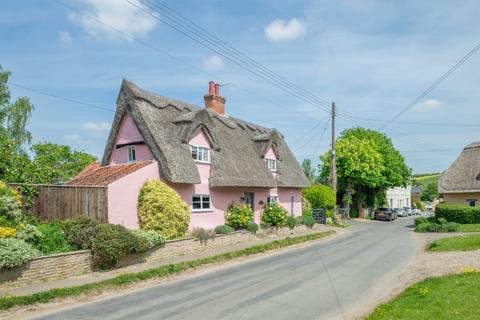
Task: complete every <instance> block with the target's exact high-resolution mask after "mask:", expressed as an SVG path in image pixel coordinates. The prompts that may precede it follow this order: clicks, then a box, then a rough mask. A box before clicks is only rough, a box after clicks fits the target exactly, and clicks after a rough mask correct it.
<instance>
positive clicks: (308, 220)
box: [298, 216, 315, 229]
mask: <svg viewBox="0 0 480 320" xmlns="http://www.w3.org/2000/svg"><path fill="white" fill-rule="evenodd" d="M298 223H299V224H304V225H305V226H307V227H308V228H310V229H311V228H313V226H314V225H315V219H314V218H313V217H312V216H301V217H298Z"/></svg>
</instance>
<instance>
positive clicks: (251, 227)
mask: <svg viewBox="0 0 480 320" xmlns="http://www.w3.org/2000/svg"><path fill="white" fill-rule="evenodd" d="M258 229H260V227H259V226H258V224H256V223H255V222H250V223H249V224H248V225H247V230H248V231H250V232H251V233H253V234H256V233H257V231H258Z"/></svg>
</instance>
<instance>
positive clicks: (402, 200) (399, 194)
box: [387, 185, 412, 209]
mask: <svg viewBox="0 0 480 320" xmlns="http://www.w3.org/2000/svg"><path fill="white" fill-rule="evenodd" d="M411 195H412V186H411V185H408V186H406V187H395V188H390V189H387V202H388V207H389V208H392V209H395V208H403V207H412V199H411Z"/></svg>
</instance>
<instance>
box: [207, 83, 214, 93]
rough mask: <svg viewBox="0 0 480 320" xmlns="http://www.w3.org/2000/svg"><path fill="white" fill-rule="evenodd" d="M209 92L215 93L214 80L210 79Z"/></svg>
mask: <svg viewBox="0 0 480 320" xmlns="http://www.w3.org/2000/svg"><path fill="white" fill-rule="evenodd" d="M208 94H214V82H213V81H210V82H209V83H208Z"/></svg>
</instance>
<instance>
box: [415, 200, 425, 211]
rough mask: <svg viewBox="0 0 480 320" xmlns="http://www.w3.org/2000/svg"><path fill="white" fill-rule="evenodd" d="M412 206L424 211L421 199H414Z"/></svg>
mask: <svg viewBox="0 0 480 320" xmlns="http://www.w3.org/2000/svg"><path fill="white" fill-rule="evenodd" d="M414 207H415V208H417V209H418V210H420V211H422V212H423V211H425V205H424V204H423V202H422V201H418V200H417V201H415V203H414Z"/></svg>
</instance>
